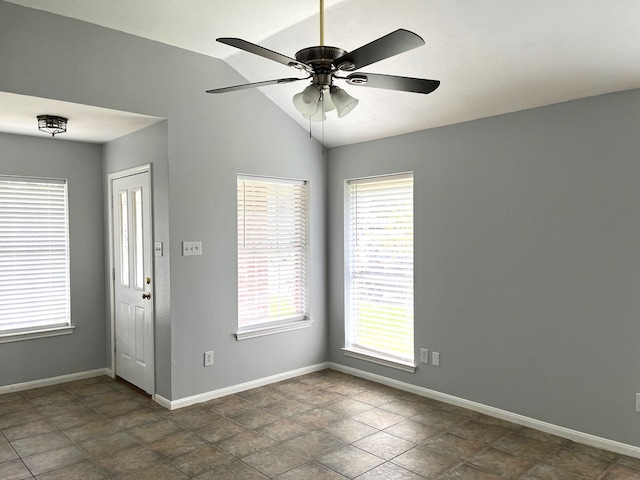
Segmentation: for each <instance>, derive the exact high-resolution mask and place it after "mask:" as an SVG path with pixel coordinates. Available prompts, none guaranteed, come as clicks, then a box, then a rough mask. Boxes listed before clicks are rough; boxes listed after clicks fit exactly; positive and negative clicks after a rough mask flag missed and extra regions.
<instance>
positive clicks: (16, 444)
mask: <svg viewBox="0 0 640 480" xmlns="http://www.w3.org/2000/svg"><path fill="white" fill-rule="evenodd" d="M70 444H71V440H69V439H68V438H67V437H66V436H65V435H63V434H62V433H60V432H57V431H56V432H49V433H43V434H41V435H36V436H33V437H27V438H23V439H20V440H14V441H13V442H11V446H12V447H13V448H14V450H15V451H16V452H17V453H18V455H20V456H21V457H26V456H28V455H35V454H36V453H42V452H46V451H48V450H55V449H56V448H61V447H66V446H67V445H70Z"/></svg>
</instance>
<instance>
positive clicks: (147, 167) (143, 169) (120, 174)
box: [107, 163, 156, 399]
mask: <svg viewBox="0 0 640 480" xmlns="http://www.w3.org/2000/svg"><path fill="white" fill-rule="evenodd" d="M140 173H147V174H148V175H149V189H150V191H149V198H150V205H149V212H150V213H151V219H150V220H151V238H150V239H149V242H148V246H149V248H150V249H151V265H149V272H150V276H151V278H152V279H153V281H152V282H151V284H150V285H149V286H148V288H149V292H150V293H151V301H150V302H149V315H150V316H151V328H152V330H153V331H152V337H153V342H152V345H151V348H152V350H153V354H152V359H153V361H152V365H151V373H152V378H151V392H150V393H151V398H152V399H155V392H156V370H155V368H156V361H155V352H156V348H155V309H154V305H155V291H154V290H155V289H154V284H155V275H154V273H155V272H154V254H153V245H154V239H153V176H152V175H151V164H150V163H147V164H144V165H139V166H137V167H132V168H127V169H125V170H120V171H117V172H113V173H109V174H108V180H107V184H108V192H107V195H108V196H107V202H108V207H107V208H108V211H109V214H108V215H107V216H108V217H109V218H108V220H109V234H108V238H109V271H108V275H109V282H108V283H109V306H110V326H111V339H110V347H109V348H110V352H111V376H112V377H114V378H115V377H116V375H117V373H118V372H117V371H116V354H115V349H116V306H115V300H116V292H115V243H114V242H115V240H114V234H115V228H114V225H113V208H114V198H113V181H114V180H117V179H120V178H124V177H130V176H132V175H137V174H140Z"/></svg>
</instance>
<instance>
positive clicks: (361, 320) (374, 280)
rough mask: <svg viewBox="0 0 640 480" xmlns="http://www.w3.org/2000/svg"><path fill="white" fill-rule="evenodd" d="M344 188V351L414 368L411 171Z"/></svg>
mask: <svg viewBox="0 0 640 480" xmlns="http://www.w3.org/2000/svg"><path fill="white" fill-rule="evenodd" d="M346 187H347V191H346V202H347V205H348V208H347V213H346V215H347V218H346V222H345V233H346V237H347V239H346V242H345V248H346V250H347V251H346V255H345V259H346V262H347V265H346V267H347V268H346V279H345V286H346V294H345V299H346V312H345V313H346V319H347V329H346V342H345V349H344V352H345V354H346V355H350V356H355V357H358V358H364V359H367V360H371V361H374V362H377V363H382V364H384V365H389V366H393V367H396V368H400V369H403V370H407V371H411V372H413V371H414V370H415V364H414V346H413V343H414V340H413V309H414V307H413V174H412V173H409V174H402V175H391V176H385V177H374V178H365V179H358V180H351V181H348V182H347V184H346Z"/></svg>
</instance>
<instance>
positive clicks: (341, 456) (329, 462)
mask: <svg viewBox="0 0 640 480" xmlns="http://www.w3.org/2000/svg"><path fill="white" fill-rule="evenodd" d="M317 461H318V463H320V464H321V465H324V466H325V467H328V468H330V469H331V470H335V471H336V472H338V473H340V474H341V475H344V476H345V477H348V478H355V477H357V476H358V475H362V474H363V473H365V472H367V471H369V470H371V469H372V468H375V467H377V466H378V465H381V464H383V463H384V460H383V459H382V458H380V457H377V456H375V455H372V454H370V453H368V452H365V451H363V450H360V449H359V448H356V447H353V446H351V445H347V446H345V447H342V448H340V449H338V450H334V451H333V452H330V453H327V454H326V455H323V456H322V457H320V458H318V460H317Z"/></svg>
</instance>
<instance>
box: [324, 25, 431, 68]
mask: <svg viewBox="0 0 640 480" xmlns="http://www.w3.org/2000/svg"><path fill="white" fill-rule="evenodd" d="M421 45H424V40H423V39H422V38H421V37H420V36H419V35H417V34H415V33H413V32H410V31H409V30H405V29H403V28H400V29H398V30H396V31H395V32H391V33H389V34H388V35H385V36H384V37H380V38H378V39H377V40H374V41H373V42H371V43H367V44H366V45H363V46H362V47H360V48H357V49H355V50H354V51H353V52H349V53H345V54H344V55H343V56H341V57H339V58H337V59H335V60H334V61H333V65H334V66H335V67H336V68H337V69H339V70H358V69H359V68H362V67H366V66H367V65H371V64H372V63H375V62H379V61H380V60H384V59H385V58H389V57H393V56H394V55H397V54H399V53H402V52H406V51H408V50H412V49H414V48H416V47H419V46H421Z"/></svg>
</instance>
